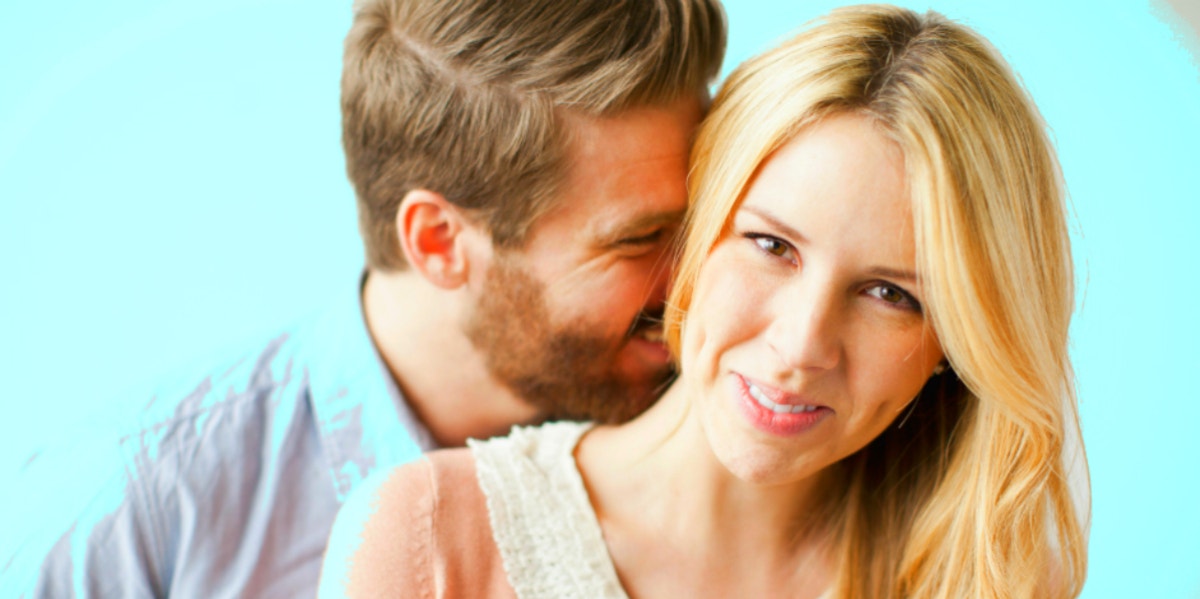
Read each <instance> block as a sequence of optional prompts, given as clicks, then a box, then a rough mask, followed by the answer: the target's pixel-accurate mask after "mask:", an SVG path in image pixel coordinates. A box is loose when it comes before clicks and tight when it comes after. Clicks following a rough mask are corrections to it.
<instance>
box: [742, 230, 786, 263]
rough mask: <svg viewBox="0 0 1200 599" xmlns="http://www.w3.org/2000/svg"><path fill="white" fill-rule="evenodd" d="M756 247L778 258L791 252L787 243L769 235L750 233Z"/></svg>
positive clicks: (784, 256)
mask: <svg viewBox="0 0 1200 599" xmlns="http://www.w3.org/2000/svg"><path fill="white" fill-rule="evenodd" d="M749 237H750V238H751V239H753V240H754V243H755V245H757V246H758V249H760V250H762V251H764V252H766V253H768V254H771V255H772V256H776V257H779V258H787V257H788V255H789V254H790V253H791V248H790V247H789V246H788V244H786V243H784V242H783V241H780V240H779V239H776V238H774V237H771V236H770V235H750V236H749Z"/></svg>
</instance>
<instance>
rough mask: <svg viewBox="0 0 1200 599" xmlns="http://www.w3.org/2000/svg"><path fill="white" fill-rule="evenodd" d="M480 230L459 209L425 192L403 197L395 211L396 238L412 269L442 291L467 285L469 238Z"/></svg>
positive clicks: (417, 191)
mask: <svg viewBox="0 0 1200 599" xmlns="http://www.w3.org/2000/svg"><path fill="white" fill-rule="evenodd" d="M477 229H478V226H476V225H474V224H472V223H471V222H470V220H468V219H467V217H466V215H464V214H463V212H462V211H461V210H459V208H458V207H456V206H455V205H454V204H451V203H450V202H448V201H446V198H444V197H443V196H442V195H441V194H439V193H434V192H432V191H429V190H426V189H414V190H411V191H409V192H408V193H406V194H404V199H403V200H401V201H400V207H399V209H398V210H396V235H397V237H398V238H399V243H400V249H401V250H402V251H403V252H404V259H405V260H406V261H407V262H408V266H409V268H411V269H413V270H414V271H416V272H419V273H421V275H422V276H424V277H425V279H426V280H428V281H429V282H430V283H433V284H434V285H437V286H438V287H441V288H443V289H455V288H458V287H460V286H462V285H463V284H464V283H466V282H467V274H468V273H469V267H470V252H469V251H468V247H467V245H468V238H469V237H470V236H472V235H477V234H478V233H479V231H477Z"/></svg>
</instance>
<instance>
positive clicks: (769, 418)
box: [733, 375, 833, 436]
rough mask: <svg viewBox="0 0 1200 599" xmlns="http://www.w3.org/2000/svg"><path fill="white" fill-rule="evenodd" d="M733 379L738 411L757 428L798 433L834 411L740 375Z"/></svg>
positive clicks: (780, 432)
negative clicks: (805, 401)
mask: <svg viewBox="0 0 1200 599" xmlns="http://www.w3.org/2000/svg"><path fill="white" fill-rule="evenodd" d="M733 378H734V384H735V388H734V391H735V398H736V403H737V406H738V411H740V412H741V413H742V416H744V417H745V418H746V419H747V420H748V421H749V422H750V424H751V425H753V426H754V428H756V429H758V430H760V431H762V432H764V433H769V434H772V435H777V436H791V435H797V434H800V433H802V432H804V431H807V430H809V429H811V428H812V427H813V426H816V424H817V423H818V422H820V421H821V420H823V419H824V418H825V417H826V416H827V415H829V414H832V413H833V410H831V409H829V408H828V407H826V406H822V405H817V404H809V403H804V402H803V400H802V398H800V397H798V396H795V395H789V394H786V393H783V392H782V391H779V390H778V389H773V388H771V387H767V386H765V385H762V384H756V383H754V382H753V381H751V380H749V379H747V378H745V377H743V376H741V375H734V377H733Z"/></svg>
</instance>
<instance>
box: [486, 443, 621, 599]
mask: <svg viewBox="0 0 1200 599" xmlns="http://www.w3.org/2000/svg"><path fill="white" fill-rule="evenodd" d="M591 426H592V425H591V424H588V423H577V422H558V423H552V424H546V425H543V426H540V427H516V428H514V429H513V431H512V433H511V434H510V435H509V436H508V437H502V438H496V439H491V440H488V441H468V445H469V446H470V448H471V453H472V454H473V456H474V457H475V465H476V472H477V475H478V477H479V487H480V489H482V491H483V494H484V496H485V497H486V498H487V508H488V518H489V520H490V521H491V524H492V534H493V536H494V537H495V540H496V546H497V548H498V549H499V552H500V556H501V559H502V560H503V563H504V571H505V573H506V574H507V575H508V580H509V582H510V583H511V584H512V586H513V590H514V591H516V595H517V597H519V598H520V599H540V598H543V597H544V598H547V599H628V597H627V595H626V594H625V591H624V590H623V589H622V588H621V583H620V582H619V581H618V579H617V571H616V569H615V567H614V566H613V563H612V559H611V558H610V557H609V555H608V548H607V546H606V545H605V544H604V537H603V535H602V534H601V532H600V524H599V522H597V521H596V513H595V511H594V510H593V509H592V505H591V502H590V501H589V500H588V495H587V490H586V489H584V486H583V479H582V478H581V477H580V475H579V469H578V467H577V466H576V464H575V457H574V455H573V454H574V451H575V446H576V444H577V443H578V442H579V438H580V437H581V436H582V435H583V433H584V432H586V431H587V430H588V429H589V428H591Z"/></svg>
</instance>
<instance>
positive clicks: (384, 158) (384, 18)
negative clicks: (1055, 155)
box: [4, 0, 725, 597]
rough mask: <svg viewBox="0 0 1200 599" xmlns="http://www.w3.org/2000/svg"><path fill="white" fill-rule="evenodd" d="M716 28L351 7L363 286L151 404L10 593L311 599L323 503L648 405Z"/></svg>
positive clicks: (614, 18)
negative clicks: (505, 438) (490, 446)
mask: <svg viewBox="0 0 1200 599" xmlns="http://www.w3.org/2000/svg"><path fill="white" fill-rule="evenodd" d="M724 40H725V31H724V21H723V16H722V13H721V9H720V7H719V5H718V4H717V3H716V0H662V1H658V2H645V1H644V0H615V1H614V0H572V1H571V2H561V0H524V1H515V0H511V1H510V0H505V1H500V0H369V1H367V2H363V3H362V5H361V6H358V7H356V15H355V20H354V24H353V26H352V28H351V31H350V33H349V36H348V37H347V40H346V53H345V63H344V74H343V80H342V112H343V142H344V146H345V152H346V159H347V165H348V173H349V177H350V179H351V181H352V183H353V185H354V188H355V192H356V196H357V199H358V208H359V217H360V219H359V220H360V225H361V232H362V236H363V239H364V242H365V246H366V255H367V269H366V273H365V275H363V276H362V277H361V279H360V281H359V285H358V286H354V287H352V291H353V293H354V295H353V296H350V295H349V294H347V297H346V301H345V302H344V304H343V305H340V306H336V307H335V309H334V310H332V311H331V312H330V313H328V314H326V315H324V316H323V317H321V318H319V319H316V320H315V321H313V322H308V323H304V324H302V325H300V326H298V327H296V328H294V329H292V330H289V331H286V332H284V333H282V334H280V335H278V336H276V337H275V338H273V339H271V340H270V341H269V342H267V343H265V344H264V345H263V346H261V347H258V348H255V349H254V351H252V352H250V353H248V354H247V355H245V356H243V357H242V358H240V359H239V360H236V361H234V362H233V363H232V364H230V365H223V366H221V367H220V368H216V369H213V370H211V371H209V372H207V373H203V374H201V375H200V376H197V377H195V378H193V379H190V380H189V381H187V382H185V383H184V384H183V385H182V386H181V390H180V391H179V392H164V393H161V394H159V395H157V396H156V397H155V398H154V400H153V401H152V402H151V405H150V406H149V408H148V409H147V414H146V417H145V420H146V424H145V426H144V427H142V428H141V429H140V430H137V431H135V432H133V433H131V434H130V435H128V436H126V437H123V438H122V439H120V440H119V442H117V443H116V444H115V445H114V446H112V447H109V448H107V449H106V451H109V452H111V453H112V456H113V458H112V460H111V461H112V462H113V463H114V464H115V465H114V467H113V469H112V475H111V476H110V477H109V478H108V479H106V481H105V482H104V483H103V484H102V485H101V488H100V489H99V490H98V491H96V490H93V491H92V492H93V494H94V496H93V497H91V498H90V500H89V504H88V507H87V509H86V510H85V511H84V513H83V514H82V515H80V516H79V517H78V518H77V519H76V520H75V521H74V523H73V524H72V525H71V526H70V528H69V529H68V530H67V531H66V533H65V534H62V535H61V537H58V540H57V542H56V543H55V544H54V546H53V548H52V549H51V550H50V552H49V555H48V556H46V557H45V558H44V559H41V558H40V557H39V556H34V557H33V558H32V559H37V560H40V562H41V563H40V566H39V567H37V569H38V573H37V575H36V578H37V580H36V581H33V580H30V581H21V582H29V583H30V584H32V585H34V588H35V590H34V591H33V594H34V595H36V596H52V597H60V596H76V595H87V596H104V597H137V596H162V595H178V596H195V597H218V596H222V597H223V596H247V597H251V596H252V597H294V596H303V595H311V594H312V593H313V592H314V591H315V588H316V583H317V577H318V574H319V568H320V562H321V555H322V552H323V550H324V545H325V539H326V537H327V535H328V533H329V528H330V526H331V524H332V521H333V517H334V515H335V512H336V510H337V508H338V506H339V505H340V503H341V502H342V500H343V499H344V498H345V497H346V495H347V494H348V493H349V492H350V491H351V490H352V489H353V488H354V487H355V485H357V484H358V483H359V482H360V481H361V480H362V479H363V478H364V477H366V476H367V475H369V474H370V473H371V472H374V471H377V470H379V469H382V468H386V467H388V466H391V465H394V464H398V463H402V462H405V461H408V460H411V459H413V458H415V457H416V456H418V455H419V454H420V452H422V451H428V450H431V449H434V448H436V447H441V446H453V445H461V444H463V442H464V440H465V439H466V438H468V437H486V436H490V435H495V434H500V433H504V432H506V431H507V430H508V429H509V427H511V426H512V425H513V424H516V423H525V422H535V421H539V420H542V419H545V418H558V417H578V418H595V419H599V420H621V419H625V418H628V417H631V416H632V415H634V414H636V413H638V412H639V411H641V410H642V409H644V408H645V407H646V406H647V405H648V404H649V403H650V402H652V401H653V399H654V397H655V394H656V393H657V391H658V390H659V386H660V384H661V383H662V382H663V380H664V378H665V377H666V376H667V374H668V362H669V360H668V355H667V353H666V350H665V348H664V347H663V344H662V343H661V339H660V330H659V324H658V314H659V312H660V311H661V308H662V302H663V297H664V291H665V289H664V287H665V285H666V274H667V273H666V261H667V260H668V256H667V255H666V249H667V244H668V240H669V239H670V237H671V235H672V232H673V231H674V228H675V227H676V225H677V223H678V221H679V219H680V217H681V215H682V213H683V210H684V207H685V203H686V196H685V189H684V179H685V176H686V166H687V151H688V146H689V139H690V135H691V134H692V132H693V130H694V128H695V126H696V125H697V123H698V122H699V119H700V116H701V111H702V106H703V103H704V101H705V99H706V97H707V94H706V88H707V85H708V83H709V82H710V81H711V80H712V78H713V77H714V76H715V74H716V72H717V70H718V68H719V64H720V60H721V56H722V54H723V51H724ZM24 559H25V560H26V561H29V559H30V558H28V556H27V557H26V558H24ZM21 563H22V560H21V559H17V560H16V561H8V562H6V563H5V565H4V567H6V568H7V569H8V570H9V571H8V573H7V574H6V576H12V577H14V578H16V577H19V576H21V575H22V572H21V569H20V564H21ZM26 592H28V591H26Z"/></svg>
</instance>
